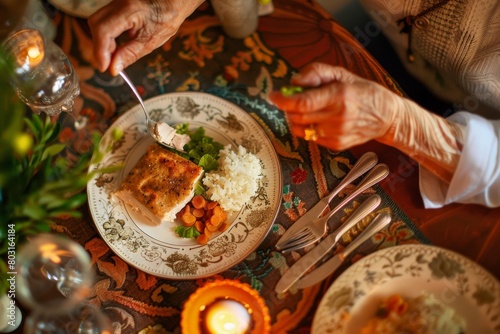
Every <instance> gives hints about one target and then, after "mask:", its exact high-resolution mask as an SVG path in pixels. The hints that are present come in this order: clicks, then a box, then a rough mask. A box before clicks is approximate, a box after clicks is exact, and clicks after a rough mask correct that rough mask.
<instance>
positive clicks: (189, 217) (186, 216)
mask: <svg viewBox="0 0 500 334" xmlns="http://www.w3.org/2000/svg"><path fill="white" fill-rule="evenodd" d="M181 222H182V225H184V226H193V224H194V223H195V222H196V217H195V216H194V215H193V214H192V213H191V212H189V211H188V212H184V213H183V214H182V216H181Z"/></svg>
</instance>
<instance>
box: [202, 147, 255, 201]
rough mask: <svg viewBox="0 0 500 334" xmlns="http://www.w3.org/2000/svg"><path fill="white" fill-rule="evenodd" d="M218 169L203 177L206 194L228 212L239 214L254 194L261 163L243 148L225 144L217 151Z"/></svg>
mask: <svg viewBox="0 0 500 334" xmlns="http://www.w3.org/2000/svg"><path fill="white" fill-rule="evenodd" d="M218 163H219V167H218V169H217V170H215V171H211V172H208V173H207V174H205V177H204V178H203V185H204V186H205V187H207V188H208V189H207V195H208V196H209V197H210V199H211V200H212V201H217V202H219V204H220V206H221V207H222V208H223V209H224V210H227V211H239V210H240V209H241V208H242V206H243V205H244V204H245V203H246V202H248V201H249V200H250V198H251V197H252V196H253V195H255V193H256V192H257V187H258V179H259V178H260V174H261V169H262V168H261V165H260V160H259V158H257V157H256V156H255V155H254V154H252V153H250V152H247V150H246V149H245V148H244V147H243V146H241V145H240V146H238V148H237V150H236V151H233V150H232V149H231V146H230V145H227V146H225V147H224V149H222V150H221V151H220V154H219V160H218Z"/></svg>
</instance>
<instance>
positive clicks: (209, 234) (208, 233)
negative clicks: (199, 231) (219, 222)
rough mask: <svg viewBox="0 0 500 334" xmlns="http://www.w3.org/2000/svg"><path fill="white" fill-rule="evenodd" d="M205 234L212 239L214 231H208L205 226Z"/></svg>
mask: <svg viewBox="0 0 500 334" xmlns="http://www.w3.org/2000/svg"><path fill="white" fill-rule="evenodd" d="M203 233H204V234H205V235H206V236H207V237H208V238H209V239H210V237H211V236H212V231H210V229H208V227H207V226H205V230H204V231H203Z"/></svg>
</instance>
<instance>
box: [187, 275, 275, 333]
mask: <svg viewBox="0 0 500 334" xmlns="http://www.w3.org/2000/svg"><path fill="white" fill-rule="evenodd" d="M181 329H182V332H183V333H191V334H215V333H217V334H266V333H270V332H271V324H270V316H269V309H268V308H267V306H266V304H265V302H264V300H263V299H262V297H261V296H260V295H259V293H258V292H257V291H256V290H254V289H252V288H251V287H250V286H249V285H248V284H245V283H241V282H239V281H235V280H218V281H214V282H210V283H207V284H205V285H204V286H202V287H201V288H199V289H198V290H196V291H195V292H194V293H193V294H192V295H191V296H190V297H189V299H188V300H187V301H186V303H185V304H184V307H183V310H182V314H181Z"/></svg>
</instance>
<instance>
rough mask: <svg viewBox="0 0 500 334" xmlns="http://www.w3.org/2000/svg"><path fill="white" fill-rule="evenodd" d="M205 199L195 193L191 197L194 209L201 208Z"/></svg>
mask: <svg viewBox="0 0 500 334" xmlns="http://www.w3.org/2000/svg"><path fill="white" fill-rule="evenodd" d="M206 202H207V201H206V200H205V198H204V197H203V196H201V195H196V196H194V197H193V198H192V199H191V204H193V206H194V208H195V209H203V208H204V207H205V203H206Z"/></svg>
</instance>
